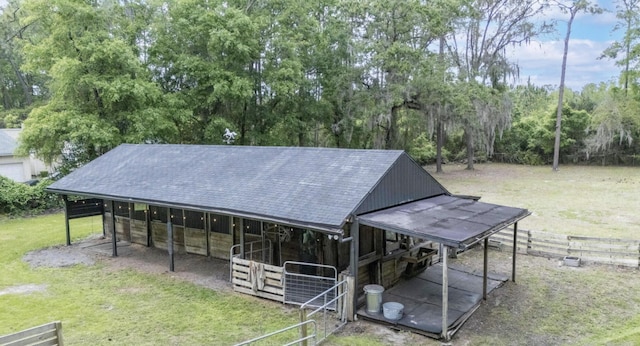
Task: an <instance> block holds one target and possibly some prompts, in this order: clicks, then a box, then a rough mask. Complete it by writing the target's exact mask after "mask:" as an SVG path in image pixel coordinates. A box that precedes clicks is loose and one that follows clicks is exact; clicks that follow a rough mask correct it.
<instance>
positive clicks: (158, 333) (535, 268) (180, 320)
mask: <svg viewBox="0 0 640 346" xmlns="http://www.w3.org/2000/svg"><path fill="white" fill-rule="evenodd" d="M477 168H478V169H477V170H476V171H474V172H468V171H465V170H464V169H463V167H455V166H452V165H447V166H445V172H446V173H445V174H442V175H441V174H438V175H435V174H434V176H435V177H436V178H437V179H438V180H439V181H441V182H442V183H443V184H444V185H445V186H446V187H447V188H448V189H449V190H450V191H451V192H453V193H460V194H471V195H481V196H483V199H482V200H483V201H485V202H494V203H503V204H507V205H514V206H520V207H526V208H528V209H530V210H531V211H534V213H535V214H534V215H532V216H530V217H529V218H528V219H527V220H526V221H523V222H522V223H521V225H522V226H521V227H522V228H525V229H539V230H546V231H552V232H558V233H560V232H561V231H559V230H558V226H561V227H562V230H563V231H562V232H564V233H569V230H570V229H571V230H575V232H574V234H585V235H594V236H602V237H606V236H615V237H621V238H622V237H625V238H631V237H633V238H637V237H640V235H638V234H635V233H640V232H638V231H640V227H639V226H638V225H640V219H639V216H637V215H636V212H635V211H636V210H638V198H639V197H638V196H637V194H638V193H637V192H638V188H639V187H640V180H639V179H640V177H639V175H640V170H638V169H637V168H636V169H631V168H599V167H561V171H560V172H557V173H553V172H551V170H550V168H549V167H525V166H507V165H478V166H477ZM429 170H430V171H431V169H429ZM547 171H548V172H547ZM554 179H555V180H554ZM591 181H594V182H598V183H597V184H595V183H593V184H592V183H591ZM540 184H546V185H545V186H544V187H541V186H539V185H540ZM535 186H539V187H537V188H536V187H535ZM590 186H595V187H594V188H591V187H590ZM559 187H561V188H563V191H564V192H563V193H555V194H552V193H551V191H555V188H559ZM634 189H635V190H634ZM585 190H589V191H585ZM550 196H553V198H550ZM582 198H586V199H588V201H583V200H581V199H582ZM593 204H597V205H598V206H597V207H594V206H593ZM556 208H561V210H564V212H558V211H555V209H556ZM581 208H586V209H584V210H583V209H581ZM585 210H586V211H585ZM598 210H602V212H601V213H600V214H599V215H601V217H600V218H599V219H597V218H596V217H595V216H594V215H595V214H596V212H595V211H598ZM574 214H575V216H572V215H574ZM567 216H572V217H567ZM583 216H585V217H583ZM587 216H588V217H587ZM583 218H584V219H586V221H581V219H583ZM549 219H551V221H549ZM574 219H575V222H574ZM620 220H622V221H621V222H619V221H620ZM579 221H581V222H579ZM71 223H72V226H71V227H72V236H73V237H74V242H75V241H76V240H78V239H83V238H86V237H91V235H93V237H95V234H96V233H100V232H101V228H100V227H101V225H100V221H99V219H97V218H88V219H79V220H72V221H71ZM542 225H544V226H542ZM599 232H613V233H611V234H609V233H599ZM616 232H619V233H616ZM625 232H626V233H625ZM627 234H628V235H627ZM63 243H64V220H63V217H62V215H61V214H54V215H47V216H41V217H35V218H26V219H15V220H0V267H1V268H2V275H0V307H1V308H0V335H1V334H5V333H9V332H12V331H15V330H18V329H23V328H27V327H29V326H34V325H39V324H43V323H46V322H49V321H53V320H61V321H62V322H63V334H64V338H65V342H66V344H67V345H132V344H138V345H230V344H234V343H236V342H240V341H242V340H246V339H249V338H252V337H255V336H258V335H261V334H264V333H268V332H271V331H274V330H277V329H279V328H282V327H285V326H288V325H291V324H293V323H296V321H297V318H298V314H297V310H296V309H295V308H290V307H287V306H284V305H282V304H278V303H273V302H270V301H266V300H261V299H257V298H253V297H249V296H246V295H241V294H236V293H233V292H231V291H230V290H229V288H228V284H226V282H224V279H222V280H218V282H217V283H214V282H212V280H210V276H211V272H210V271H209V272H207V271H206V270H205V271H200V270H198V268H196V267H195V266H194V267H189V268H184V267H181V265H184V263H183V262H180V261H178V262H177V267H176V270H177V272H176V273H169V272H168V271H167V269H168V268H167V256H166V253H165V252H163V251H160V250H155V249H147V248H144V247H139V248H138V250H140V251H136V252H135V253H134V254H132V255H131V256H130V257H127V256H125V255H121V256H120V257H118V258H117V259H113V258H110V257H109V256H108V255H102V256H92V257H90V258H88V259H87V260H86V261H78V262H77V263H80V264H74V265H67V266H64V267H46V266H44V267H43V266H40V267H33V266H31V265H30V264H29V263H27V262H25V254H27V253H30V252H31V251H34V250H38V249H42V248H45V247H51V246H55V247H53V248H52V249H64V251H66V253H67V254H68V255H69V256H75V255H78V254H79V253H80V252H78V251H79V250H78V249H79V248H80V247H78V246H76V245H74V246H72V247H70V248H65V247H58V246H59V245H60V244H63ZM145 249H146V250H145ZM142 250H144V251H142ZM38 253H40V254H41V253H42V252H41V251H39V252H36V253H35V254H38ZM141 253H144V254H146V255H145V256H148V257H143V258H138V257H135V258H134V256H140V254H141ZM481 254H482V251H480V250H479V249H474V250H471V251H469V252H468V253H465V254H463V255H461V256H460V257H459V258H458V259H457V260H455V261H459V262H462V263H463V264H464V265H466V266H468V267H471V268H476V269H477V268H481V266H482V257H481ZM33 255H34V253H31V254H30V255H29V256H27V259H29V258H31V257H32V256H33ZM30 260H31V263H33V259H30ZM200 262H201V263H202V264H203V265H211V263H210V261H206V260H202V261H200ZM147 263H148V264H147ZM489 268H490V270H492V271H497V272H499V273H503V274H508V273H510V271H511V255H510V252H497V251H491V252H490V260H489ZM187 269H188V271H198V273H200V272H201V273H202V274H198V275H196V274H194V275H186V274H187ZM223 272H224V270H223ZM638 287H640V275H638V270H636V269H628V268H617V267H611V266H597V265H588V266H585V267H581V268H570V267H564V266H560V265H559V261H558V259H546V258H541V257H531V256H519V257H518V265H517V282H516V283H512V282H508V283H506V285H505V286H504V287H502V288H500V289H498V290H496V291H494V293H492V294H491V295H490V296H489V299H488V301H487V302H486V303H485V304H483V305H481V307H480V308H479V309H478V311H477V312H476V313H475V314H474V315H473V316H472V317H471V319H470V320H469V321H468V322H467V323H466V324H465V325H464V326H463V327H462V329H461V330H460V332H459V333H458V334H457V335H456V336H455V337H454V339H453V340H452V344H454V345H532V344H536V345H604V344H607V345H636V344H640V327H638V326H640V290H639V289H638ZM279 343H282V339H276V340H275V342H274V344H279ZM326 344H327V345H345V346H346V345H366V346H375V345H441V343H440V342H437V341H434V340H430V339H427V338H425V337H422V336H419V335H415V334H411V333H407V332H396V331H393V330H390V329H388V328H385V327H382V326H379V325H375V324H371V323H367V322H363V321H358V322H355V323H349V324H348V325H347V326H346V327H345V329H344V330H343V331H342V332H340V333H339V334H338V335H337V336H334V337H331V338H330V339H329V340H328V342H327V343H326Z"/></svg>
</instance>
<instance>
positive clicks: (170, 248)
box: [167, 208, 174, 271]
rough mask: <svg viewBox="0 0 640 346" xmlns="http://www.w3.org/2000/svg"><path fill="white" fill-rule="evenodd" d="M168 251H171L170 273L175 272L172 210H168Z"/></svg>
mask: <svg viewBox="0 0 640 346" xmlns="http://www.w3.org/2000/svg"><path fill="white" fill-rule="evenodd" d="M167 251H169V271H174V263H173V224H172V223H171V208H167Z"/></svg>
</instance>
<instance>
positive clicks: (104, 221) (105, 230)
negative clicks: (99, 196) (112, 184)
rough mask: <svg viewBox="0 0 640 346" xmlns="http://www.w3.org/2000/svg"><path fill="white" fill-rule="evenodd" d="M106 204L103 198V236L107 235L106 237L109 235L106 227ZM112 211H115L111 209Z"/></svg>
mask: <svg viewBox="0 0 640 346" xmlns="http://www.w3.org/2000/svg"><path fill="white" fill-rule="evenodd" d="M106 206H107V205H106V204H105V203H104V200H102V236H103V237H105V238H106V237H107V229H106V227H104V226H105V225H106V224H107V218H106V216H105V215H104V214H105V212H104V208H105V207H106ZM111 213H113V211H111Z"/></svg>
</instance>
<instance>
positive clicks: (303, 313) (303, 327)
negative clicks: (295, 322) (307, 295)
mask: <svg viewBox="0 0 640 346" xmlns="http://www.w3.org/2000/svg"><path fill="white" fill-rule="evenodd" d="M306 321H307V310H305V309H300V323H303V324H301V325H300V339H305V338H306V337H307V335H309V334H308V332H307V324H306V323H304V322H306ZM301 344H302V346H307V345H308V344H309V343H308V342H307V340H306V339H305V340H303V341H302V343H301Z"/></svg>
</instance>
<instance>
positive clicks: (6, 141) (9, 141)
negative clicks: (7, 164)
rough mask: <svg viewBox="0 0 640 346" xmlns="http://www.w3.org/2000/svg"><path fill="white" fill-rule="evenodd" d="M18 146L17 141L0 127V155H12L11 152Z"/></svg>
mask: <svg viewBox="0 0 640 346" xmlns="http://www.w3.org/2000/svg"><path fill="white" fill-rule="evenodd" d="M17 147H18V143H17V141H16V140H15V139H14V138H13V137H12V136H10V135H9V134H8V133H6V132H5V130H4V129H0V156H13V152H14V151H16V148H17Z"/></svg>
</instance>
